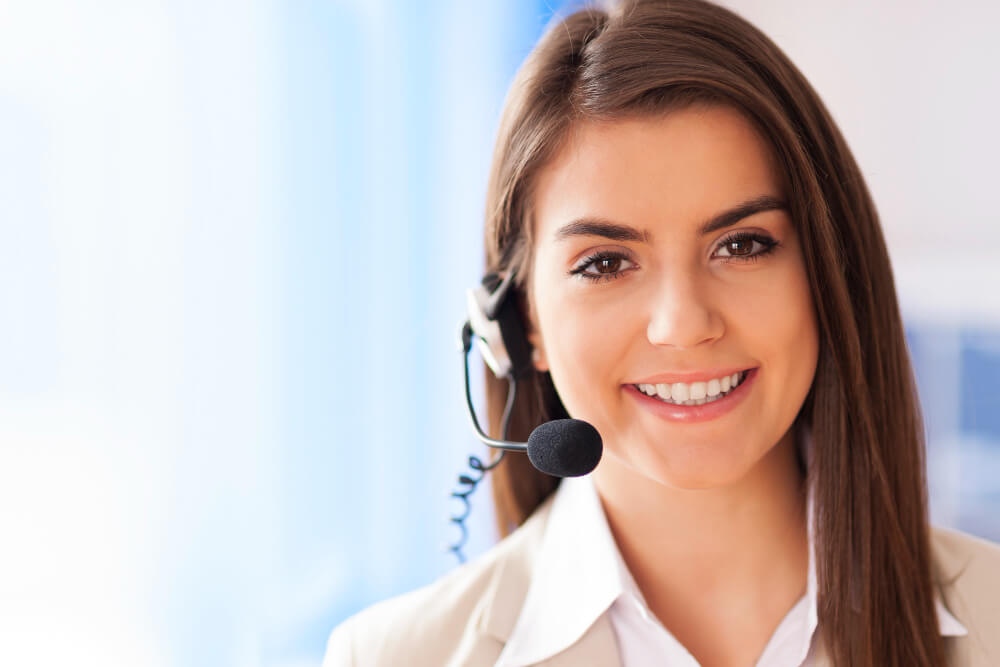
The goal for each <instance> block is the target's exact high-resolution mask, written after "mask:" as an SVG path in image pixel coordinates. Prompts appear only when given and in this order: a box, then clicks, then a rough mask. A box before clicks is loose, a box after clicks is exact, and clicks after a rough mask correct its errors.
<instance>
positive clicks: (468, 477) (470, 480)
mask: <svg viewBox="0 0 1000 667" xmlns="http://www.w3.org/2000/svg"><path fill="white" fill-rule="evenodd" d="M466 382H468V379H466ZM509 382H510V389H509V390H508V391H507V404H506V405H505V406H504V409H503V417H502V419H501V421H500V439H501V440H506V439H507V430H508V427H509V426H510V416H511V413H512V412H513V411H514V398H515V397H516V396H517V381H516V380H514V379H513V378H510V379H509ZM506 453H507V452H506V451H505V450H503V449H501V450H500V454H499V455H498V456H497V457H496V458H495V459H493V461H492V462H490V463H489V464H488V465H487V464H485V463H483V461H482V459H480V458H479V457H478V456H476V455H475V454H473V455H470V456H469V468H470V472H469V473H464V474H461V475H459V476H458V483H459V485H460V488H459V489H458V490H457V491H453V492H452V494H451V497H452V498H458V499H459V500H461V501H462V505H463V508H462V509H463V511H462V513H461V514H455V515H452V517H451V522H452V523H454V524H455V525H457V526H458V528H459V530H460V531H461V534H460V535H459V538H458V540H457V541H456V542H455V543H454V544H452V545H451V546H450V547H448V551H450V552H451V553H453V554H455V557H456V558H458V562H459V563H464V562H465V554H463V553H462V548H463V547H464V546H465V543H466V542H467V541H468V539H469V529H468V527H467V526H466V525H465V520H466V519H468V518H469V512H470V511H471V510H472V504H471V503H470V502H469V496H470V495H472V493H473V492H474V491H475V490H476V487H477V486H478V485H479V483H480V482H481V481H483V478H484V477H485V476H486V473H488V472H489V471H490V470H493V469H494V468H496V467H497V466H498V465H500V462H501V461H503V457H504V454H506Z"/></svg>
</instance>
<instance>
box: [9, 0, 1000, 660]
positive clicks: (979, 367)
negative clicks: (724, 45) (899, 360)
mask: <svg viewBox="0 0 1000 667" xmlns="http://www.w3.org/2000/svg"><path fill="white" fill-rule="evenodd" d="M569 4H570V3H567V2H557V1H555V0H550V1H548V2H546V1H544V0H542V1H537V2H530V1H528V0H521V1H519V2H511V1H510V0H488V1H487V0H481V1H477V2H457V1H451V2H446V1H441V2H421V3H416V2H407V1H405V0H370V1H364V0H354V1H351V0H326V1H322V2H320V1H317V0H302V1H300V2H294V3H292V2H288V3H281V2H275V1H273V0H247V1H244V2H239V3H237V2H221V1H218V0H201V1H199V2H193V1H190V0H159V1H157V0H129V1H128V2H123V1H121V0H90V1H89V2H84V3H80V2H69V1H67V0H30V1H29V0H21V1H13V0H0V343H2V345H0V540H2V543H0V663H2V664H5V665H56V664H73V665H76V666H78V667H83V666H89V665H102V666H104V665H134V664H143V665H150V666H157V665H184V666H197V665H213V666H217V665H241V666H242V665H246V666H251V667H253V666H257V665H267V666H280V667H292V666H296V667H297V666H299V665H317V664H318V663H319V661H320V658H321V656H322V653H323V648H324V642H325V639H326V636H327V634H328V633H329V631H330V629H331V628H332V627H333V626H334V625H335V624H336V623H338V622H339V621H341V620H342V619H344V618H345V617H346V616H347V615H349V614H351V613H353V612H355V611H357V610H358V609H360V608H361V607H363V606H366V605H368V604H370V603H371V602H373V601H376V600H378V599H381V598H384V597H387V596H389V595H392V594H395V593H399V592H402V591H405V590H408V589H411V588H414V587H417V586H419V585H422V584H425V583H428V582H430V581H432V580H433V579H435V578H436V577H438V576H439V575H441V574H443V573H444V572H446V571H448V570H449V569H451V568H452V567H454V565H455V560H454V558H453V557H452V555H450V554H448V553H447V551H446V547H447V545H448V544H450V543H451V542H453V541H454V540H455V539H456V537H457V533H456V532H455V529H454V527H453V526H451V525H449V523H448V520H447V518H448V516H449V514H451V513H453V512H454V511H456V510H457V509H458V508H457V507H456V506H455V505H454V504H452V503H453V502H454V501H451V500H450V499H449V497H448V494H449V493H450V491H451V490H452V489H453V488H455V477H456V475H457V474H458V473H460V472H463V471H464V469H465V462H466V457H467V456H468V455H469V454H470V453H473V452H476V453H479V452H481V449H480V447H479V446H477V445H476V443H475V442H474V441H473V439H472V438H471V437H470V434H469V431H468V426H467V418H466V416H465V414H464V406H463V403H462V395H461V392H462V388H461V387H462V385H461V358H460V355H459V354H458V352H457V349H456V333H457V326H458V323H459V320H460V318H461V316H462V312H463V305H464V294H463V290H464V288H465V287H466V286H469V285H472V284H473V283H474V282H475V281H476V280H477V279H478V277H479V273H480V268H481V257H482V245H481V228H482V206H483V197H484V192H485V184H486V175H487V169H488V163H489V157H490V152H491V150H492V141H493V136H494V132H495V129H496V124H497V120H498V117H499V113H500V109H501V105H502V101H503V96H504V94H505V91H506V88H507V86H508V84H509V83H510V80H511V78H512V76H513V74H514V72H515V70H516V68H517V66H518V65H519V64H520V62H521V61H522V60H523V58H524V57H525V55H526V54H527V53H528V51H529V50H530V48H531V46H532V45H533V43H534V42H535V40H537V38H538V37H539V35H540V34H541V32H542V30H543V28H544V26H545V25H546V24H547V23H548V21H549V20H550V18H551V17H552V16H553V14H554V13H556V12H559V11H561V10H564V9H565V8H566V7H568V6H569ZM725 4H727V5H728V6H730V7H732V8H734V9H736V10H737V11H739V12H740V13H742V14H743V15H744V16H746V17H747V18H749V19H750V20H751V21H753V22H754V23H756V24H757V25H759V26H760V27H761V28H762V29H763V30H764V31H765V32H767V33H768V34H769V35H770V36H771V37H772V38H773V39H774V40H775V41H776V42H777V43H778V44H779V45H780V46H781V47H782V48H783V49H785V51H786V52H787V53H788V54H789V55H790V56H791V58H792V60H793V61H795V62H796V63H797V65H798V66H799V67H800V68H801V69H802V70H803V72H804V73H805V74H806V76H807V77H809V78H810V80H811V81H812V83H813V84H814V86H815V87H816V88H817V90H818V91H819V92H820V94H821V96H822V97H823V98H824V100H825V101H826V103H827V104H828V106H829V108H830V109H831V111H832V113H833V115H834V117H835V118H836V120H837V122H838V123H839V124H840V126H841V129H842V130H843V131H844V134H845V135H846V137H847V139H848V142H849V143H850V145H851V146H852V148H853V149H854V151H855V155H856V157H857V159H858V161H859V163H860V164H861V166H862V169H863V171H864V172H865V175H866V177H867V179H868V184H869V186H870V187H871V189H872V192H873V194H874V197H875V200H876V203H877V204H878V206H879V209H880V212H881V215H882V219H883V223H884V226H885V231H886V234H887V237H888V241H889V246H890V251H891V254H892V258H893V263H894V266H895V270H896V275H897V281H898V285H899V289H900V296H901V299H902V303H903V306H904V314H905V317H906V324H907V331H908V336H909V340H910V344H911V350H912V353H913V358H914V362H915V365H916V368H917V372H918V377H919V386H920V391H921V399H922V402H923V406H924V410H925V414H926V419H927V428H928V433H929V436H930V448H929V471H928V472H929V480H930V485H931V501H932V512H933V519H934V521H935V522H937V523H939V524H942V525H947V526H954V527H958V528H961V529H963V530H966V531H969V532H972V533H975V534H978V535H982V536H985V537H989V538H992V539H994V540H997V539H1000V483H998V481H997V477H998V476H1000V409H998V408H1000V390H998V389H997V378H998V377H1000V290H998V287H1000V269H998V268H997V267H998V263H997V252H998V251H1000V224H998V222H1000V220H998V217H1000V214H998V213H997V208H996V203H995V196H996V191H997V186H996V183H995V179H996V176H997V167H996V156H997V155H998V154H1000V129H998V124H997V123H996V117H997V113H998V107H1000V84H998V79H997V77H996V72H995V65H996V63H997V62H1000V43H998V42H997V41H996V40H993V39H992V37H993V35H992V30H993V27H994V26H996V25H997V24H998V23H1000V5H998V4H996V3H988V2H972V1H968V0H967V1H965V2H957V3H951V4H948V5H942V4H940V3H931V2H903V1H902V0H898V1H892V2H888V1H887V2H880V3H869V2H866V1H864V0H848V1H846V2H845V1H843V0H841V1H838V2H815V3H800V2H797V1H796V0H770V1H767V2H765V1H763V0H762V1H750V0H745V1H743V2H740V1H731V2H727V3H725ZM488 495H489V490H488V488H482V489H480V490H479V491H478V492H477V493H476V495H475V496H474V510H473V516H472V519H471V520H470V522H469V525H470V530H471V537H470V542H469V544H468V547H467V549H466V552H467V553H468V554H469V555H470V556H474V555H476V554H477V553H481V552H482V551H483V550H485V549H486V548H488V547H489V546H490V545H491V544H492V543H493V542H494V540H495V533H494V530H493V527H492V517H491V514H490V508H489V503H488V502H487V499H488Z"/></svg>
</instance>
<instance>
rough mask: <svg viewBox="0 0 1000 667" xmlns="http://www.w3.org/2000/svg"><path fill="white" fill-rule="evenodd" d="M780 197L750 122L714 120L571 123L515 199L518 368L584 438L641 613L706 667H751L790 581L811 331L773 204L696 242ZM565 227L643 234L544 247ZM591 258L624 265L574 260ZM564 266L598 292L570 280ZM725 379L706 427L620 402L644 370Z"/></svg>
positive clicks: (802, 527) (796, 254)
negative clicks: (530, 212)
mask: <svg viewBox="0 0 1000 667" xmlns="http://www.w3.org/2000/svg"><path fill="white" fill-rule="evenodd" d="M782 183H783V181H782V179H781V178H780V176H779V173H778V171H777V169H776V168H775V161H774V159H773V155H772V153H771V150H770V147H769V145H768V144H767V143H766V142H765V141H764V140H763V139H762V138H761V137H760V135H759V134H758V133H757V132H756V131H755V129H754V127H753V125H752V124H750V123H749V122H748V121H747V120H746V119H745V118H744V117H743V116H742V115H741V114H740V113H739V112H737V111H735V110H733V109H730V108H727V107H720V106H715V107H692V108H688V109H683V110H679V111H673V112H670V113H669V114H666V115H664V116H657V117H642V118H630V119H624V120H614V121H604V122H596V121H594V122H581V123H579V124H577V125H576V126H575V127H574V129H573V132H572V133H571V134H570V136H569V138H568V141H567V143H566V144H565V145H564V146H563V147H562V149H561V151H560V152H559V153H558V154H557V155H556V156H555V157H554V158H553V159H552V160H551V161H550V162H549V164H548V165H546V167H545V168H544V169H543V170H542V171H541V172H540V173H539V177H538V181H537V184H536V190H535V199H534V205H535V208H534V210H535V218H534V220H533V225H534V238H535V243H534V247H533V248H532V257H531V261H532V270H531V275H530V282H529V284H528V292H529V293H528V296H529V303H530V310H531V322H530V326H529V328H530V334H529V340H530V342H531V343H532V345H533V347H534V348H535V355H534V359H535V366H536V368H538V369H539V370H543V371H544V370H547V371H549V372H550V373H551V376H552V379H553V382H554V384H555V387H556V389H557V391H558V392H559V396H560V398H561V399H562V401H563V404H564V405H565V406H566V409H567V410H568V412H569V414H570V415H571V416H573V417H576V418H579V419H584V420H586V421H588V422H590V423H592V424H593V425H594V426H595V427H597V429H598V431H600V433H601V435H602V438H603V440H604V447H605V450H604V456H603V459H602V461H601V463H600V465H599V466H598V468H597V470H595V472H594V473H593V476H594V482H595V485H596V487H597V490H598V493H599V495H600V497H601V500H602V503H603V505H604V508H605V511H606V513H607V516H608V522H609V524H610V526H611V529H612V532H613V534H614V536H615V538H616V541H617V543H618V546H619V549H620V550H621V552H622V556H623V557H624V559H625V562H626V563H627V565H628V567H629V569H630V571H631V572H632V575H633V576H634V577H635V579H636V582H637V584H638V585H639V587H640V589H641V590H642V592H643V595H644V596H645V598H646V600H647V602H648V603H649V605H650V608H651V610H652V611H653V613H654V614H655V615H656V616H657V617H658V618H659V619H660V621H661V622H662V623H663V624H664V626H665V627H666V628H667V629H668V630H670V632H671V633H672V634H673V635H674V636H675V637H676V638H677V639H678V640H679V641H680V642H681V643H682V644H683V645H684V646H685V647H686V648H687V649H688V650H689V651H690V652H691V653H692V655H693V656H694V657H695V658H696V659H697V660H698V661H699V663H700V664H702V665H706V666H708V665H753V664H754V663H755V662H756V660H757V658H758V657H759V656H760V654H761V653H762V651H763V649H764V647H765V646H766V644H767V642H768V640H769V639H770V638H771V636H772V634H773V632H774V630H775V629H776V628H777V626H778V624H779V623H780V622H781V620H782V618H784V616H785V615H786V614H787V613H788V611H789V610H790V609H791V608H792V607H793V606H794V604H795V603H796V602H797V601H798V600H799V598H800V597H801V596H802V595H803V594H804V593H805V587H806V573H807V567H808V537H807V531H806V522H805V498H804V495H803V491H802V489H803V484H802V477H801V472H800V470H799V467H798V464H797V460H796V453H795V442H794V437H793V433H792V430H791V426H792V423H793V421H794V420H795V417H796V415H797V414H798V412H799V410H800V408H801V406H802V403H803V401H804V399H805V397H806V395H807V393H808V391H809V388H810V386H811V385H812V382H813V377H814V375H815V371H816V362H817V356H818V347H819V343H818V338H819V337H818V329H817V324H816V319H815V311H814V308H813V303H812V298H811V295H810V288H809V283H808V277H807V274H806V270H805V266H804V263H803V258H802V251H801V248H800V245H799V241H798V237H797V235H796V231H795V228H794V225H793V223H792V220H791V218H790V216H789V214H788V212H787V211H786V210H780V209H779V210H769V211H764V212H758V213H755V214H753V215H750V216H748V217H745V218H743V219H741V220H739V221H738V222H736V223H735V224H734V225H733V226H731V227H727V228H725V229H720V230H718V231H714V232H711V233H709V234H707V235H701V234H700V233H699V227H700V226H701V225H702V223H704V222H705V221H706V220H708V219H710V218H712V217H713V216H715V215H717V214H718V213H720V212H723V211H726V210H728V209H731V208H733V207H735V206H736V205H738V204H741V203H743V202H745V201H747V200H750V199H754V198H757V197H761V196H763V195H771V196H773V197H775V198H776V199H778V200H782V201H785V195H784V192H783V191H782ZM584 217H587V218H595V217H596V218H602V219H605V220H608V221H613V222H614V223H615V224H619V225H627V226H629V227H632V228H634V229H635V230H637V231H639V232H640V233H641V234H642V235H643V237H644V238H642V239H640V240H631V241H629V240H625V241H623V240H613V239H610V238H606V237H604V236H598V235H589V234H588V235H573V236H569V237H563V236H560V235H559V234H558V233H557V232H558V231H559V230H560V229H561V228H563V227H564V226H565V225H566V224H567V223H570V222H572V221H574V220H576V219H579V218H584ZM739 231H746V232H752V233H756V234H762V235H765V236H766V237H767V238H769V239H773V240H775V241H777V242H778V245H777V246H776V247H775V249H774V251H773V252H771V253H770V254H766V255H760V256H759V258H758V260H757V261H741V260H740V259H739V257H740V256H741V255H746V254H758V253H759V252H760V251H761V250H763V249H764V247H765V246H764V245H763V244H761V243H759V242H757V241H754V240H744V241H738V242H737V243H736V245H735V246H732V245H731V244H727V243H726V242H725V241H726V239H727V237H730V236H731V235H732V234H733V233H734V232H739ZM601 251H606V252H611V253H619V254H624V255H625V256H626V257H627V258H619V259H615V258H609V259H606V260H604V261H598V262H592V263H590V264H586V261H587V258H591V257H593V255H594V254H595V253H597V252H601ZM584 265H586V266H584ZM581 267H583V270H584V271H585V272H587V273H590V274H597V275H599V276H600V275H601V274H602V273H603V274H604V275H603V276H602V278H603V279H602V280H600V281H597V282H595V281H590V280H587V279H586V278H584V277H582V276H580V275H571V274H570V272H571V271H572V270H574V269H581ZM612 274H613V275H612ZM725 367H734V368H740V369H744V368H757V369H758V371H757V372H758V376H757V378H756V379H755V382H754V384H753V385H752V386H751V387H750V392H749V393H748V394H747V396H746V398H745V400H744V401H742V403H740V404H739V405H737V406H736V407H735V409H733V410H731V411H730V412H728V413H727V414H725V415H723V416H720V417H718V418H716V419H714V420H710V421H705V422H700V423H677V422H671V421H667V420H665V419H663V418H662V417H660V416H657V415H655V414H653V413H652V412H650V411H649V410H647V409H645V408H643V407H642V406H641V404H640V403H639V402H638V401H637V400H636V399H635V397H634V396H632V395H630V394H629V392H628V391H626V386H627V385H630V384H633V383H636V382H638V381H640V380H642V379H644V378H648V377H650V376H653V375H656V374H660V373H670V372H690V371H700V370H705V369H716V368H725ZM722 629H724V631H722Z"/></svg>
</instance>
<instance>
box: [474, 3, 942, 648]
mask: <svg viewBox="0 0 1000 667" xmlns="http://www.w3.org/2000/svg"><path fill="white" fill-rule="evenodd" d="M699 102H710V103H716V104H726V105H729V106H731V107H733V108H736V109H738V110H740V111H741V112H742V113H743V114H744V115H745V116H746V117H747V118H748V119H750V120H751V121H752V122H753V123H754V124H755V126H756V127H757V128H758V130H759V131H760V132H761V134H762V136H763V137H764V138H765V139H766V140H767V141H768V142H769V143H770V145H771V147H772V148H773V150H774V153H775V156H776V158H777V160H778V164H779V165H780V169H781V171H782V173H781V177H782V178H783V179H784V181H785V186H786V192H787V196H788V201H789V206H790V214H791V218H792V220H793V221H794V223H795V224H796V225H797V229H798V234H799V237H800V239H801V243H802V251H803V254H804V259H805V265H806V270H807V273H808V276H809V281H810V284H811V292H812V298H813V302H814V304H815V309H816V315H817V321H818V324H819V330H820V353H819V361H818V364H817V369H816V376H815V380H814V382H813V386H812V388H811V389H810V392H809V394H808V395H807V397H806V399H805V402H804V404H803V406H802V409H801V411H800V413H799V416H798V418H797V420H796V427H803V428H808V430H809V431H810V432H811V434H812V446H811V462H810V465H809V469H808V471H807V482H808V484H810V485H811V488H812V490H813V494H814V496H813V497H814V512H815V525H814V534H815V540H816V553H817V575H818V580H819V619H820V628H821V630H822V632H823V633H824V638H825V641H826V644H827V646H828V647H829V650H830V654H831V657H832V658H833V660H834V662H835V664H838V665H866V666H875V665H878V666H879V667H884V666H889V665H899V666H903V665H905V666H912V665H943V664H945V663H944V647H943V642H942V640H941V638H940V636H939V630H938V625H937V617H936V614H935V607H934V597H933V595H934V594H933V584H932V579H931V576H932V575H931V561H930V543H929V528H928V519H927V509H926V507H927V500H926V482H925V479H924V442H923V438H924V435H923V426H922V419H921V416H920V413H919V404H918V401H917V396H916V388H915V382H914V378H913V372H912V368H911V366H910V361H909V356H908V353H907V348H906V342H905V338H904V334H903V326H902V322H901V318H900V314H899V307H898V304H897V299H896V291H895V286H894V283H893V277H892V271H891V268H890V264H889V257H888V254H887V252H886V247H885V242H884V239H883V235H882V231H881V228H880V224H879V220H878V215H877V213H876V210H875V206H874V204H873V203H872V199H871V196H870V195H869V192H868V189H867V187H866V185H865V182H864V179H863V178H862V175H861V172H860V170H859V169H858V166H857V164H856V163H855V160H854V158H853V156H852V155H851V152H850V150H849V149H848V147H847V144H846V143H845V141H844V139H843V137H842V136H841V134H840V132H839V130H838V129H837V127H836V125H835V124H834V122H833V119H832V118H831V116H830V114H829V113H828V112H827V110H826V108H825V107H824V106H823V103H822V102H821V101H820V99H819V96H818V95H817V94H816V92H815V91H814V90H813V89H812V87H811V86H810V85H809V83H808V82H807V81H806V79H805V78H804V77H803V75H802V74H801V73H800V72H799V71H798V69H796V68H795V66H794V65H793V64H792V63H791V62H790V61H789V59H788V57H787V56H786V55H785V54H784V53H783V52H782V51H781V50H780V49H779V48H778V47H777V46H776V45H775V44H774V43H773V42H772V41H771V40H770V39H768V38H767V37H766V36H765V35H764V34H763V33H761V32H760V31H759V30H758V29H757V28H755V27H754V26H752V25H751V24H750V23H748V22H747V21H745V20H744V19H742V18H740V17H739V16H737V15H736V14H734V13H732V12H731V11H729V10H727V9H724V8H721V7H718V6H716V5H713V4H711V3H709V2H705V1H703V0H670V1H666V0H661V1H656V0H648V1H643V0H632V1H626V2H622V3H619V4H618V5H617V6H615V7H612V8H610V9H608V10H603V9H598V8H588V9H583V10H580V11H577V12H575V13H572V14H570V15H569V16H567V17H566V18H564V19H562V20H561V21H559V22H558V23H557V24H555V25H553V26H551V28H550V29H549V30H548V31H547V32H546V34H545V35H544V36H543V37H542V39H541V40H540V42H539V43H538V44H537V46H536V47H535V49H534V50H533V51H532V53H531V54H530V56H529V57H528V59H527V60H526V61H525V63H524V65H523V66H522V68H521V69H520V71H519V72H518V74H517V77H516V78H515V80H514V83H513V85H512V88H511V90H510V92H509V94H508V98H507V100H506V103H505V108H504V113H503V116H502V119H501V124H500V129H499V134H498V138H497V143H496V149H495V153H494V157H493V164H492V170H491V174H490V182H489V188H488V192H487V206H486V264H487V270H490V271H513V272H514V273H515V277H516V278H515V281H516V285H517V287H518V289H519V297H520V299H521V301H522V306H523V308H524V309H528V308H530V307H531V305H530V304H529V303H528V302H527V300H526V298H525V291H524V287H525V285H526V284H527V278H528V274H529V272H530V270H531V266H530V257H531V248H532V243H533V240H532V224H531V216H532V211H531V200H532V186H533V182H534V180H535V175H536V174H537V173H538V171H539V169H540V168H542V167H543V166H544V165H545V164H546V163H547V161H548V160H549V159H550V158H551V157H552V156H553V155H554V154H555V152H556V151H557V150H558V148H559V147H560V145H561V144H562V142H563V141H565V139H566V136H567V130H568V128H569V127H570V125H571V124H572V123H574V122H576V121H577V120H579V119H581V118H587V119H601V120H608V119H615V118H621V117H625V116H636V115H653V114H662V113H666V112H669V111H670V110H672V109H677V108H681V107H683V106H685V105H690V104H693V103H699ZM486 376H487V387H486V394H487V402H488V406H489V408H488V410H489V415H490V427H491V429H492V430H493V433H494V434H495V435H496V434H497V431H498V426H499V418H500V413H501V411H502V408H503V404H504V400H505V398H506V392H507V385H506V382H504V381H501V380H497V379H496V378H494V377H492V375H491V374H490V373H487V374H486ZM565 416H567V415H566V410H565V408H564V407H563V406H562V404H561V403H560V401H559V398H558V396H557V395H556V393H555V390H554V388H553V386H552V381H551V378H550V376H549V375H548V374H547V373H536V374H535V376H534V377H533V378H531V380H530V381H527V382H520V383H519V385H518V399H517V401H516V403H515V408H514V411H513V417H512V420H511V424H510V436H511V437H514V438H526V437H527V435H528V434H529V433H530V432H531V430H532V429H533V428H534V427H535V426H537V425H538V424H540V423H542V422H543V421H546V420H549V419H554V418H559V417H565ZM492 483H493V493H494V501H495V504H496V514H497V520H498V523H499V527H500V531H501V534H503V535H506V534H507V533H509V532H510V531H511V530H512V529H513V528H515V527H516V526H517V525H519V524H520V523H522V522H523V521H524V519H525V518H526V517H527V516H528V515H529V514H531V513H532V512H533V511H534V510H535V509H536V508H537V507H538V505H539V504H540V503H541V502H542V501H543V500H544V499H545V498H546V496H548V495H549V494H550V493H551V492H552V491H553V490H554V489H555V488H556V486H557V484H558V480H557V479H555V478H552V477H548V476H546V475H544V474H542V473H539V472H537V471H536V470H535V469H534V468H532V467H531V465H530V463H529V462H528V461H527V459H526V457H524V456H523V455H516V456H514V455H508V457H507V460H505V461H504V463H503V464H502V465H501V466H499V467H498V468H497V470H496V471H495V472H494V475H493V480H492Z"/></svg>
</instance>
